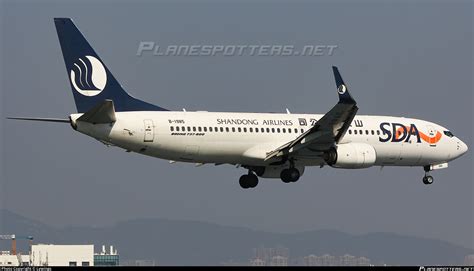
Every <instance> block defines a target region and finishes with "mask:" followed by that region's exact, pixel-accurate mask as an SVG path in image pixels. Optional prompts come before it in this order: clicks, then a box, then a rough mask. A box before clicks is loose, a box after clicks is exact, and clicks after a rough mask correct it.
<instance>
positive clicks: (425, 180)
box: [423, 166, 434, 185]
mask: <svg viewBox="0 0 474 271" xmlns="http://www.w3.org/2000/svg"><path fill="white" fill-rule="evenodd" d="M424 170H425V176H424V177H423V183H424V184H427V185H428V184H432V183H433V181H434V179H433V176H431V175H429V172H430V171H431V167H430V166H424Z"/></svg>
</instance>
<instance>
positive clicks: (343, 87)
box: [337, 84, 346, 95]
mask: <svg viewBox="0 0 474 271" xmlns="http://www.w3.org/2000/svg"><path fill="white" fill-rule="evenodd" d="M337 93H339V94H341V95H342V94H344V93H346V86H345V85H344V84H341V85H340V86H339V87H338V88H337Z"/></svg>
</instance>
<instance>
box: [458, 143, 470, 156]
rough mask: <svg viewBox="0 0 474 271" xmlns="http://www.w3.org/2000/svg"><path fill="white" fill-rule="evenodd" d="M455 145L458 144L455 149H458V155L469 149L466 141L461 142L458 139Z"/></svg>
mask: <svg viewBox="0 0 474 271" xmlns="http://www.w3.org/2000/svg"><path fill="white" fill-rule="evenodd" d="M457 145H458V146H457V150H458V153H459V156H461V155H463V154H465V153H466V152H467V150H468V149H469V147H468V146H467V145H466V143H464V142H462V141H461V140H458V144H457Z"/></svg>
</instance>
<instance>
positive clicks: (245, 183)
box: [239, 170, 258, 189]
mask: <svg viewBox="0 0 474 271" xmlns="http://www.w3.org/2000/svg"><path fill="white" fill-rule="evenodd" d="M239 184H240V186H241V187H242V188H243V189H247V188H254V187H256V186H257V184H258V177H257V175H255V174H254V173H253V172H251V171H250V170H249V173H248V174H245V175H242V176H240V179H239Z"/></svg>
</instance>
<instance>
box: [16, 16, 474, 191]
mask: <svg viewBox="0 0 474 271" xmlns="http://www.w3.org/2000/svg"><path fill="white" fill-rule="evenodd" d="M54 22H55V25H56V30H57V33H58V37H59V41H60V44H61V49H62V53H63V56H64V62H65V64H66V70H67V75H68V78H69V81H70V85H71V89H72V93H73V95H74V100H75V102H76V107H77V112H78V113H77V114H71V115H70V116H69V119H50V118H12V119H22V120H37V121H50V122H64V123H70V124H71V126H72V128H74V130H76V131H78V132H80V133H83V134H86V135H88V136H91V137H93V138H95V139H97V140H99V141H100V142H102V143H104V144H106V145H112V146H117V147H120V148H123V149H125V150H126V151H128V152H130V151H132V152H136V153H140V154H144V155H148V156H153V157H158V158H162V159H167V160H170V161H172V162H177V161H179V162H190V163H196V164H198V165H201V164H208V163H209V164H211V163H212V164H216V165H220V164H232V165H237V166H241V167H243V168H245V169H246V170H247V171H248V172H247V173H246V174H244V175H242V176H241V177H240V180H239V183H240V185H241V186H242V188H253V187H255V186H257V184H258V177H261V178H279V179H281V180H282V181H283V182H285V183H290V182H296V181H297V180H298V179H299V178H300V177H301V176H302V175H303V173H304V169H305V167H308V166H320V167H323V166H325V165H329V166H331V167H333V168H345V169H359V168H368V167H371V166H410V167H413V166H419V167H422V168H423V169H424V171H425V175H424V177H423V183H425V184H431V183H432V182H433V177H432V176H431V175H429V172H430V171H432V170H435V169H441V168H446V167H447V166H448V162H449V161H451V160H454V159H456V158H458V157H460V156H461V155H463V154H464V153H465V152H466V151H467V149H468V147H467V146H466V144H464V142H462V141H461V140H460V139H459V138H457V137H456V136H454V135H453V133H451V132H450V131H449V130H448V129H447V128H445V127H442V126H440V125H438V124H435V123H433V122H429V121H423V120H418V119H412V118H403V117H390V116H365V115H356V113H357V110H358V107H357V104H356V101H355V100H354V99H353V97H352V96H351V94H350V93H349V89H348V87H347V85H346V84H345V83H344V81H343V80H342V77H341V75H340V74H339V71H338V69H337V68H336V67H333V72H334V76H335V81H336V90H337V94H338V96H339V102H338V103H337V104H336V105H335V106H334V107H333V108H332V109H331V110H329V112H327V113H326V114H291V113H290V112H287V113H286V114H276V113H232V112H186V111H171V110H167V109H164V108H162V107H159V106H156V105H153V104H149V103H146V102H144V101H141V100H138V99H136V98H133V97H131V96H130V95H129V94H127V92H126V91H125V90H124V89H123V88H122V86H121V85H120V84H119V83H118V82H117V81H116V79H115V77H114V76H113V75H112V73H111V72H110V70H109V69H108V68H107V66H105V64H104V62H103V61H102V60H101V59H100V57H99V56H98V55H97V54H96V52H95V51H94V50H93V49H92V47H91V46H90V45H89V43H88V42H87V41H86V39H85V38H84V36H83V35H82V34H81V32H80V31H79V30H78V29H77V28H76V26H75V25H74V23H73V22H72V20H71V19H68V18H56V19H54Z"/></svg>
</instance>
